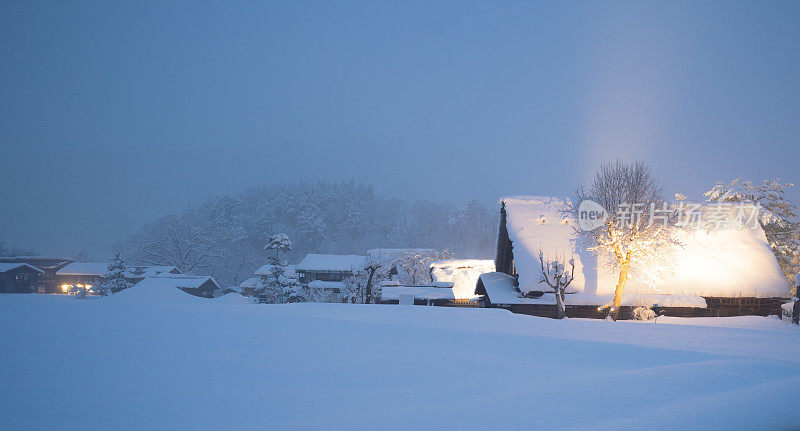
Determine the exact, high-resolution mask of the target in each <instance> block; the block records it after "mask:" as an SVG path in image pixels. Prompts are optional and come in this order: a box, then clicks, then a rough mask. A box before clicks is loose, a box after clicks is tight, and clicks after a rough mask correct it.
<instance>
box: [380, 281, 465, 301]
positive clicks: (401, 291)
mask: <svg viewBox="0 0 800 431" xmlns="http://www.w3.org/2000/svg"><path fill="white" fill-rule="evenodd" d="M455 299H456V298H455V295H454V294H453V283H452V282H438V283H432V284H430V285H423V286H408V285H403V284H400V283H399V282H397V281H384V282H382V283H381V300H380V303H381V304H399V305H437V306H450V305H451V304H453V301H454V300H455Z"/></svg>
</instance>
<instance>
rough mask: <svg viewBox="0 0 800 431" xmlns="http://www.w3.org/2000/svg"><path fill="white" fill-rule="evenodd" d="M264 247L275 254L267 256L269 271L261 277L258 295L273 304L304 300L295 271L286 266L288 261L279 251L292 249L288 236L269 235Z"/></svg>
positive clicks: (280, 234) (284, 251) (286, 251)
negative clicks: (282, 257)
mask: <svg viewBox="0 0 800 431" xmlns="http://www.w3.org/2000/svg"><path fill="white" fill-rule="evenodd" d="M264 249H266V250H269V251H270V252H272V251H274V252H275V254H274V255H270V256H269V264H270V272H269V275H268V276H267V277H266V278H264V279H262V286H261V289H259V292H258V293H259V296H261V297H262V298H265V299H266V300H267V302H270V303H273V304H281V303H286V302H304V301H305V295H304V293H303V288H302V285H301V284H300V280H299V278H298V277H297V273H295V272H294V270H292V269H289V268H287V266H288V262H287V261H286V260H285V259H281V253H288V252H290V251H291V250H292V242H291V241H290V240H289V236H288V235H286V234H285V233H279V234H275V235H270V237H269V239H268V240H267V245H265V246H264Z"/></svg>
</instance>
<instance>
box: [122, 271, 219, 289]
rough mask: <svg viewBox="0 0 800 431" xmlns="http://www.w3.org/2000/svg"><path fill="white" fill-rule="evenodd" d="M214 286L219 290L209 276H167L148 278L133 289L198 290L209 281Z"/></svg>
mask: <svg viewBox="0 0 800 431" xmlns="http://www.w3.org/2000/svg"><path fill="white" fill-rule="evenodd" d="M209 280H210V281H211V282H212V283H213V284H214V288H215V289H218V288H219V285H218V284H217V282H216V281H214V279H213V278H212V277H209V276H207V275H183V274H165V275H159V276H156V277H148V278H145V279H144V280H142V281H140V282H138V283H136V284H134V285H133V287H132V288H131V289H134V288H136V287H142V286H158V287H160V288H171V287H176V288H180V289H197V288H199V287H200V286H202V285H203V284H205V283H206V282H208V281H209Z"/></svg>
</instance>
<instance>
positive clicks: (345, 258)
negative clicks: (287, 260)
mask: <svg viewBox="0 0 800 431" xmlns="http://www.w3.org/2000/svg"><path fill="white" fill-rule="evenodd" d="M362 266H364V256H357V255H352V254H313V253H309V254H307V255H306V257H304V258H303V260H301V261H300V263H298V264H297V266H296V268H295V269H296V270H297V271H357V270H359V269H360V268H361V267H362Z"/></svg>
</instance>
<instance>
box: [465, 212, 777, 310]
mask: <svg viewBox="0 0 800 431" xmlns="http://www.w3.org/2000/svg"><path fill="white" fill-rule="evenodd" d="M568 209H569V205H568V201H566V200H565V199H559V198H552V197H532V196H519V197H510V198H506V199H503V200H502V203H501V207H500V227H499V235H498V240H497V253H496V257H495V267H496V271H497V272H496V273H489V274H484V275H482V276H481V277H480V279H479V282H478V285H477V289H476V293H477V294H481V295H484V301H485V304H486V305H487V306H493V307H503V308H508V309H510V310H512V311H514V312H518V313H525V314H534V315H542V316H555V298H554V296H553V294H552V290H551V289H549V287H548V286H547V285H546V284H544V283H542V282H541V278H542V277H541V265H540V262H539V257H538V254H539V251H542V252H543V253H545V254H546V255H548V256H550V257H553V256H560V257H562V258H572V259H574V262H575V279H574V281H573V282H572V284H571V285H570V286H569V288H568V289H567V292H566V293H567V295H566V301H565V302H566V311H567V316H570V317H598V318H601V317H605V315H606V314H607V313H605V312H602V311H600V310H598V307H600V306H605V305H608V304H610V302H611V299H612V298H613V294H614V289H615V287H616V282H617V277H618V275H617V274H616V273H615V272H614V271H613V270H610V269H607V268H606V267H605V266H604V265H603V264H602V262H603V261H604V260H603V259H604V258H605V256H604V255H602V254H601V255H597V254H595V253H594V252H591V251H588V250H586V247H585V246H582V245H581V241H580V240H579V239H580V238H579V232H580V230H579V228H578V226H577V222H576V220H575V219H574V217H573V216H572V215H571V212H570V211H569V210H568ZM740 210H741V211H746V212H748V214H752V211H755V208H754V207H753V206H747V205H743V206H742V207H741V209H740ZM715 211H716V209H715ZM725 211H727V213H726V214H727V215H726V217H732V216H733V214H732V212H731V211H732V210H729V209H726V210H725ZM682 235H683V236H682V238H681V241H682V243H683V245H682V246H681V247H676V248H675V250H674V253H673V259H674V265H670V266H669V268H667V266H666V265H664V268H659V267H657V265H653V268H649V269H650V270H652V271H657V270H662V269H663V271H661V276H660V277H659V278H658V279H655V280H650V282H645V281H643V280H641V279H631V280H629V281H628V284H627V286H626V289H625V295H624V296H623V299H622V307H621V309H620V318H628V317H630V316H631V314H632V309H633V308H634V307H638V306H647V307H654V308H655V309H658V310H659V311H660V312H661V313H663V314H666V315H675V316H687V317H688V316H737V315H747V314H754V315H770V314H776V315H778V314H780V305H781V303H782V302H785V298H788V297H789V291H790V289H789V288H790V286H789V282H788V280H787V279H786V277H785V276H784V275H783V272H782V271H781V268H780V266H779V265H778V262H777V259H776V258H775V256H774V254H773V253H772V250H771V249H770V247H769V244H768V243H767V240H766V236H765V234H764V232H763V230H762V229H761V227H760V226H759V225H758V224H757V223H755V224H754V226H746V227H743V228H742V227H734V226H733V224H731V225H730V226H728V227H727V228H721V229H708V228H700V227H695V228H690V229H687V230H685V231H684V232H683V233H682ZM502 274H504V276H503V275H502Z"/></svg>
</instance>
